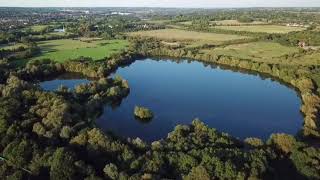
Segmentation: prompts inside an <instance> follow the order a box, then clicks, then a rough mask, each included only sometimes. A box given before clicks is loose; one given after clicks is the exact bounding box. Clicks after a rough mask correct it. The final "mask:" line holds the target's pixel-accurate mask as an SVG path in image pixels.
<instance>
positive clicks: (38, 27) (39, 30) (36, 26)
mask: <svg viewBox="0 0 320 180" xmlns="http://www.w3.org/2000/svg"><path fill="white" fill-rule="evenodd" d="M47 27H48V26H47V25H35V26H31V27H30V28H31V30H32V31H34V32H41V31H42V30H44V29H45V28H47Z"/></svg>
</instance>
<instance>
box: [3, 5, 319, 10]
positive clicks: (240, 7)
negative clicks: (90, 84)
mask: <svg viewBox="0 0 320 180" xmlns="http://www.w3.org/2000/svg"><path fill="white" fill-rule="evenodd" d="M0 8H168V9H169V8H176V9H227V8H229V9H230V8H232V9H243V8H320V6H238V7H233V6H230V7H229V6H226V7H200V6H199V7H177V6H171V7H169V6H168V7H167V6H1V5H0Z"/></svg>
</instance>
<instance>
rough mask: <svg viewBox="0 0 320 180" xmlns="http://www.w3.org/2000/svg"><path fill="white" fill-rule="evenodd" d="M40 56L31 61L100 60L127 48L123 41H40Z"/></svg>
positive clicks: (126, 43) (125, 42)
mask: <svg viewBox="0 0 320 180" xmlns="http://www.w3.org/2000/svg"><path fill="white" fill-rule="evenodd" d="M38 46H39V47H40V49H41V54H40V55H39V56H37V57H34V58H32V59H52V60H55V61H57V62H64V61H66V60H70V59H76V58H79V57H81V56H83V57H90V58H92V59H93V60H101V59H103V58H106V57H109V56H110V55H112V54H114V53H119V52H120V51H121V50H123V49H125V48H126V47H127V46H128V42H127V41H125V40H99V41H92V42H83V41H79V40H71V39H62V40H51V41H42V42H39V43H38Z"/></svg>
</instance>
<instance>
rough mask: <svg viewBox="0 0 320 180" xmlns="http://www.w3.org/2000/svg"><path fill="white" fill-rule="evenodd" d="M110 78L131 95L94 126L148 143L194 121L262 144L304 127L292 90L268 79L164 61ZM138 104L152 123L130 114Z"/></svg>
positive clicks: (74, 78)
mask: <svg viewBox="0 0 320 180" xmlns="http://www.w3.org/2000/svg"><path fill="white" fill-rule="evenodd" d="M113 75H120V76H121V77H123V78H124V79H126V80H128V82H129V85H130V93H129V95H128V97H126V98H124V99H123V101H122V102H121V104H120V105H119V106H112V107H111V106H110V105H105V107H104V111H103V114H102V115H101V116H100V117H99V118H98V119H97V121H96V123H97V126H98V127H100V128H101V129H103V130H104V131H106V132H107V131H111V132H113V133H114V134H115V135H118V136H122V137H125V138H126V137H131V138H136V137H139V138H141V139H143V140H145V141H148V142H152V141H155V140H159V139H161V138H165V137H167V134H168V133H169V132H171V131H172V130H173V129H174V127H175V126H176V125H178V124H190V123H191V122H192V120H193V119H195V118H199V119H200V120H201V121H203V122H204V123H205V124H207V125H208V126H209V127H212V128H216V129H217V130H219V131H221V132H226V133H229V134H230V135H232V136H235V137H238V138H240V139H244V138H246V137H259V138H261V139H264V140H266V139H267V138H268V137H269V136H270V135H271V134H272V133H288V134H293V135H294V134H296V133H297V132H298V131H299V129H300V128H301V126H302V123H303V116H302V114H301V113H300V106H301V100H300V98H299V96H298V94H297V93H296V91H295V90H293V89H291V88H289V87H287V86H285V85H283V84H281V83H279V82H277V81H274V80H272V79H270V78H262V77H260V76H257V75H251V74H247V73H241V72H234V71H232V70H225V69H221V68H219V67H216V66H213V65H212V66H205V65H204V64H203V63H200V62H196V61H192V62H190V61H186V60H183V61H179V62H176V61H171V60H166V59H162V60H160V61H159V60H154V59H145V60H137V61H135V62H134V63H132V64H131V65H130V66H127V67H121V68H118V70H117V71H116V73H115V74H113ZM88 82H89V80H88V79H86V78H84V77H82V76H79V74H78V75H70V74H69V75H64V76H60V77H58V78H56V79H54V80H49V81H45V82H42V83H41V84H40V85H41V87H42V88H43V89H44V90H55V89H57V88H58V87H60V86H61V85H64V86H67V87H69V88H71V89H73V88H74V86H75V85H79V84H81V83H88ZM136 105H137V106H143V107H147V108H149V109H150V110H152V111H153V113H154V118H153V119H152V120H151V121H149V122H143V121H141V120H137V119H136V118H135V117H134V114H133V112H134V107H135V106H136Z"/></svg>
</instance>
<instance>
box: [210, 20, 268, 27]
mask: <svg viewBox="0 0 320 180" xmlns="http://www.w3.org/2000/svg"><path fill="white" fill-rule="evenodd" d="M211 23H216V24H217V25H222V26H228V25H229V26H230V25H231V26H232V25H248V24H250V25H252V24H265V23H266V22H263V21H253V22H249V23H243V22H239V21H238V20H222V21H211Z"/></svg>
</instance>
